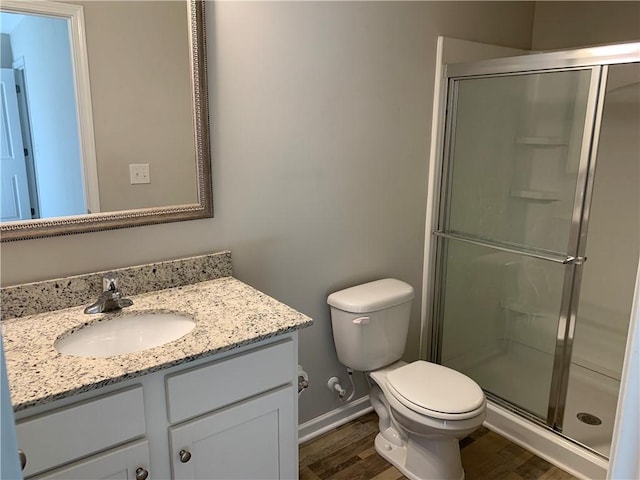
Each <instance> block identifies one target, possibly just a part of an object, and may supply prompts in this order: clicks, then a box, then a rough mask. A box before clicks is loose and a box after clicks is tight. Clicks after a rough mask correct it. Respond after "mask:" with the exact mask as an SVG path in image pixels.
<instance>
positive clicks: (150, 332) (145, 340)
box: [54, 313, 196, 357]
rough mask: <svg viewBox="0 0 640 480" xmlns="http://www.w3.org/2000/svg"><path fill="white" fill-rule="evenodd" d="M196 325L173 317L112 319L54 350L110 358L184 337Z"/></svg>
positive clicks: (59, 343) (58, 343) (150, 315)
mask: <svg viewBox="0 0 640 480" xmlns="http://www.w3.org/2000/svg"><path fill="white" fill-rule="evenodd" d="M195 326H196V322H195V321H194V320H193V319H192V318H190V317H188V316H186V315H180V314H177V313H143V314H129V315H122V316H115V317H113V318H110V319H108V320H103V321H102V322H97V323H93V324H91V325H88V326H86V327H83V328H81V329H80V330H77V331H75V332H73V333H72V334H71V335H68V336H66V337H63V338H59V339H58V340H56V341H55V343H54V347H55V349H56V350H57V351H58V352H60V353H64V354H66V355H74V356H76V357H112V356H114V355H121V354H123V353H132V352H139V351H141V350H146V349H148V348H153V347H157V346H160V345H164V344H165V343H169V342H171V341H173V340H177V339H178V338H180V337H183V336H185V335H186V334H187V333H189V332H190V331H191V330H193V328H194V327H195Z"/></svg>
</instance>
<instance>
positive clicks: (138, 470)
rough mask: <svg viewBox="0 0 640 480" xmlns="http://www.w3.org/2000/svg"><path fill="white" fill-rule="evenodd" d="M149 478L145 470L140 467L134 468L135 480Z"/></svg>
mask: <svg viewBox="0 0 640 480" xmlns="http://www.w3.org/2000/svg"><path fill="white" fill-rule="evenodd" d="M148 476H149V471H148V470H145V469H144V468H142V467H138V468H136V480H147V477H148Z"/></svg>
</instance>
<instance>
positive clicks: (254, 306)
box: [2, 277, 312, 411]
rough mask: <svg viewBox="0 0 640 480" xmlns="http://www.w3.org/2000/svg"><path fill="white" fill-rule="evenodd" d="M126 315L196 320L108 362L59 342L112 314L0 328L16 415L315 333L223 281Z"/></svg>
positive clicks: (246, 289)
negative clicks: (298, 333) (180, 332)
mask: <svg viewBox="0 0 640 480" xmlns="http://www.w3.org/2000/svg"><path fill="white" fill-rule="evenodd" d="M130 298H131V299H132V300H133V301H134V304H133V306H131V307H128V308H126V309H124V311H123V313H124V314H133V313H138V312H139V313H145V312H149V311H156V310H159V309H162V310H169V311H173V312H178V313H183V314H186V315H190V316H192V317H193V318H194V319H195V320H196V327H195V328H194V330H192V331H191V332H190V333H188V334H187V335H185V336H184V337H182V338H180V339H178V340H175V341H173V342H170V343H167V344H165V345H162V346H159V347H155V348H151V349H148V350H145V351H142V352H136V353H130V354H123V355H119V356H115V357H110V358H79V357H72V356H69V355H63V354H60V353H58V352H57V351H56V350H55V348H54V347H53V343H54V341H55V340H56V339H57V338H58V337H61V336H64V335H65V334H67V333H68V332H69V330H71V329H74V328H78V326H80V325H83V324H84V323H85V322H88V321H90V322H93V321H104V320H107V319H109V318H111V317H114V316H117V315H113V314H99V315H91V316H89V315H86V314H84V313H83V308H84V307H83V306H79V307H73V308H67V309H64V310H57V311H54V312H46V313H39V314H36V315H32V316H28V317H23V318H14V319H11V320H5V321H3V322H2V336H3V340H4V348H5V353H6V359H7V372H8V375H9V385H10V389H11V398H12V402H13V405H14V410H15V411H19V410H23V409H25V408H28V407H30V406H35V405H42V404H45V403H48V402H51V401H53V400H57V399H60V398H64V397H67V396H70V395H73V394H77V393H81V392H86V391H89V390H94V389H97V388H100V387H102V386H105V385H109V384H113V383H117V382H119V381H123V380H127V379H129V378H133V377H138V376H142V375H145V374H147V373H150V372H154V371H158V370H162V369H165V368H169V367H172V366H174V365H178V364H180V363H184V362H188V361H190V360H195V359H198V358H202V357H206V356H209V355H212V354H215V353H219V352H223V351H227V350H231V349H233V348H237V347H241V346H243V345H248V344H251V343H255V342H258V341H260V340H264V339H266V338H270V337H273V336H276V335H280V334H283V333H286V332H291V331H294V330H298V329H300V328H303V327H306V326H309V325H311V323H312V320H311V319H310V318H309V317H307V316H306V315H303V314H302V313H300V312H297V311H296V310H294V309H292V308H290V307H288V306H286V305H284V304H282V303H280V302H278V301H277V300H275V299H273V298H271V297H269V296H268V295H265V294H263V293H261V292H259V291H258V290H255V289H254V288H252V287H250V286H248V285H246V284H244V283H242V282H240V281H239V280H236V279H234V278H232V277H225V278H220V279H216V280H210V281H206V282H201V283H196V284H193V285H187V286H181V287H176V288H170V289H166V290H161V291H154V292H148V293H143V294H140V295H135V296H131V297H130Z"/></svg>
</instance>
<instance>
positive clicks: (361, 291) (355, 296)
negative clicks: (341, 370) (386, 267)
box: [327, 278, 414, 371]
mask: <svg viewBox="0 0 640 480" xmlns="http://www.w3.org/2000/svg"><path fill="white" fill-rule="evenodd" d="M413 297H414V292H413V288H412V287H411V285H409V284H407V283H405V282H402V281H400V280H396V279H393V278H385V279H383V280H376V281H375V282H369V283H365V284H362V285H357V286H355V287H350V288H347V289H345V290H340V291H338V292H335V293H332V294H331V295H329V297H328V298H327V303H328V304H329V306H330V307H331V326H332V328H333V341H334V343H335V346H336V352H337V354H338V359H339V360H340V363H342V364H343V365H345V366H346V367H349V368H351V369H353V370H358V371H371V370H376V369H378V368H380V367H383V366H385V365H389V364H391V363H393V362H395V361H397V360H399V359H400V358H401V357H402V354H403V353H404V347H405V344H406V342H407V332H408V329H409V319H410V317H411V315H410V314H411V302H412V300H413Z"/></svg>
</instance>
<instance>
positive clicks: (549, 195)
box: [511, 190, 562, 202]
mask: <svg viewBox="0 0 640 480" xmlns="http://www.w3.org/2000/svg"><path fill="white" fill-rule="evenodd" d="M511 196H512V197H517V198H523V199H525V200H534V201H539V202H559V201H560V200H562V198H560V194H559V193H558V192H549V191H544V190H511Z"/></svg>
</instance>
